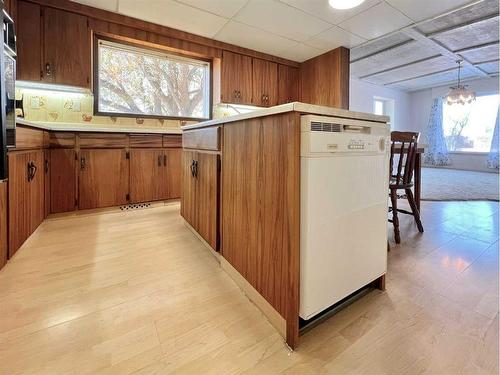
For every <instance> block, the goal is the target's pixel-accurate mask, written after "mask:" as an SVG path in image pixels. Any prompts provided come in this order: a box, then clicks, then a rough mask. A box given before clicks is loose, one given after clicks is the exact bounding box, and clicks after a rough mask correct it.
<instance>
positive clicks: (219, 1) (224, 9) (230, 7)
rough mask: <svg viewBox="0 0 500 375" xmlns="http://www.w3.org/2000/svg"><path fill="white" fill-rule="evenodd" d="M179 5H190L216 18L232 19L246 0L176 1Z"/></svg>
mask: <svg viewBox="0 0 500 375" xmlns="http://www.w3.org/2000/svg"><path fill="white" fill-rule="evenodd" d="M177 1H178V2H179V3H184V4H187V5H191V6H193V7H195V8H198V9H202V10H206V11H207V12H210V13H214V14H217V15H218V16H221V17H225V18H231V17H233V16H234V15H235V14H236V13H237V12H238V11H239V10H240V9H241V7H242V6H243V5H245V3H246V2H247V0H177Z"/></svg>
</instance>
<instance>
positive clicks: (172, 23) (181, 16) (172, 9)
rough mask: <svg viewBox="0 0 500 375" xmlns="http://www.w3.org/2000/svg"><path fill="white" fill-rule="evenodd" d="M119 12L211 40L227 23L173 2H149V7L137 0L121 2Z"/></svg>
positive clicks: (123, 0) (217, 17) (152, 0)
mask: <svg viewBox="0 0 500 375" xmlns="http://www.w3.org/2000/svg"><path fill="white" fill-rule="evenodd" d="M118 11H119V13H122V14H125V15H127V16H130V17H135V18H140V19H142V20H146V21H149V22H153V23H156V24H159V25H164V26H168V27H172V28H175V29H179V30H183V31H187V32H190V33H193V34H197V35H202V36H206V37H209V38H211V37H213V36H214V35H215V34H217V32H218V31H219V30H220V29H221V28H222V27H223V26H224V24H225V23H226V22H227V19H226V18H223V17H219V16H216V15H214V14H211V13H208V12H204V11H201V10H199V9H196V8H193V7H190V6H188V5H185V4H181V3H178V2H176V1H173V0H149V1H148V3H147V6H145V4H144V3H143V2H141V1H137V0H120V2H119V7H118Z"/></svg>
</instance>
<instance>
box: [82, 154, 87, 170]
mask: <svg viewBox="0 0 500 375" xmlns="http://www.w3.org/2000/svg"><path fill="white" fill-rule="evenodd" d="M86 166H87V161H86V160H85V158H84V157H83V156H82V157H81V158H80V169H81V170H82V171H83V170H85V167H86Z"/></svg>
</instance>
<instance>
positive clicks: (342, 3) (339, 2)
mask: <svg viewBox="0 0 500 375" xmlns="http://www.w3.org/2000/svg"><path fill="white" fill-rule="evenodd" d="M364 2H365V0H328V3H329V4H330V6H331V7H332V8H334V9H351V8H355V7H357V6H358V5H361V4H363V3H364Z"/></svg>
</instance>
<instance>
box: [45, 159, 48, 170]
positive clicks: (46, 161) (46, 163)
mask: <svg viewBox="0 0 500 375" xmlns="http://www.w3.org/2000/svg"><path fill="white" fill-rule="evenodd" d="M45 173H49V159H45Z"/></svg>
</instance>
